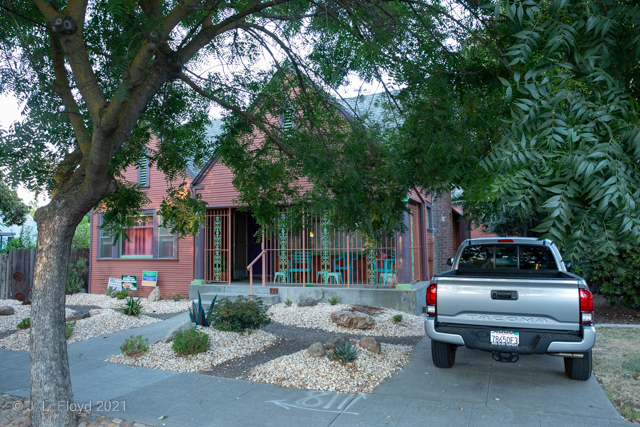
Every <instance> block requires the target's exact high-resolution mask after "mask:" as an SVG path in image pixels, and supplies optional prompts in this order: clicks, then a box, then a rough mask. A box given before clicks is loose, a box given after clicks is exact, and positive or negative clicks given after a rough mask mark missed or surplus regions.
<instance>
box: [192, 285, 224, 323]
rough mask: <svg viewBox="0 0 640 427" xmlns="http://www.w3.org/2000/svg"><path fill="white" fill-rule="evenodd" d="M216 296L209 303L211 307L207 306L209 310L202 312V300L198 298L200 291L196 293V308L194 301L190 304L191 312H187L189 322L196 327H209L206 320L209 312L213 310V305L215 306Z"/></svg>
mask: <svg viewBox="0 0 640 427" xmlns="http://www.w3.org/2000/svg"><path fill="white" fill-rule="evenodd" d="M217 298H218V295H216V296H215V297H213V301H211V305H210V306H209V310H207V311H204V308H202V298H201V297H200V291H198V305H197V306H196V303H195V301H192V302H191V305H192V307H191V310H189V317H191V321H192V322H194V323H195V324H196V325H201V326H209V321H208V320H207V314H208V313H210V312H211V309H212V308H213V304H215V302H216V299H217Z"/></svg>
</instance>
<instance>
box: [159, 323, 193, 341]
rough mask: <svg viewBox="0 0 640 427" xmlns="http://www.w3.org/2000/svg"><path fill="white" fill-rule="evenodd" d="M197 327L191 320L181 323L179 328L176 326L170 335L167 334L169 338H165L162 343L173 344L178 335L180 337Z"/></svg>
mask: <svg viewBox="0 0 640 427" xmlns="http://www.w3.org/2000/svg"><path fill="white" fill-rule="evenodd" d="M195 327H196V324H195V323H193V322H192V321H191V320H185V321H184V322H182V323H180V324H179V325H178V326H174V327H173V329H171V330H170V331H169V333H167V336H166V337H164V339H163V340H162V342H171V340H173V339H174V338H175V337H176V335H178V334H179V333H180V332H183V331H186V330H188V329H192V328H195Z"/></svg>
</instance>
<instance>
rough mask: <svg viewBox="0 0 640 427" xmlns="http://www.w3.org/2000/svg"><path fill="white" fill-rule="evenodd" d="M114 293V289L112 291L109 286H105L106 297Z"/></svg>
mask: <svg viewBox="0 0 640 427" xmlns="http://www.w3.org/2000/svg"><path fill="white" fill-rule="evenodd" d="M114 292H115V289H113V288H112V287H111V286H107V287H106V288H104V294H105V295H106V296H108V297H110V296H114Z"/></svg>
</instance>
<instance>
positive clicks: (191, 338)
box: [171, 328, 209, 356]
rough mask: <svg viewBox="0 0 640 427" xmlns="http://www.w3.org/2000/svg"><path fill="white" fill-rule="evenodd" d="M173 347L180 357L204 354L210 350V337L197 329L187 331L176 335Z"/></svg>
mask: <svg viewBox="0 0 640 427" xmlns="http://www.w3.org/2000/svg"><path fill="white" fill-rule="evenodd" d="M171 347H172V348H173V351H175V352H176V353H177V354H178V355H179V356H186V355H189V354H198V353H203V352H205V351H207V350H208V349H209V335H207V334H205V333H204V332H202V331H199V330H198V329H196V328H193V329H187V330H186V331H182V332H180V333H178V335H176V338H175V339H174V340H173V344H172V346H171Z"/></svg>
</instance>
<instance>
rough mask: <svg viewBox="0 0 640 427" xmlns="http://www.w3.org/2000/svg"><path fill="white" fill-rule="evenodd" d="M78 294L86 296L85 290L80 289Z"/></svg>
mask: <svg viewBox="0 0 640 427" xmlns="http://www.w3.org/2000/svg"><path fill="white" fill-rule="evenodd" d="M78 293H79V294H86V293H87V290H86V289H85V288H80V290H79V291H78Z"/></svg>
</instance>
